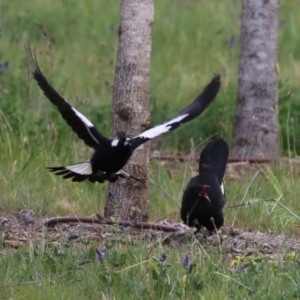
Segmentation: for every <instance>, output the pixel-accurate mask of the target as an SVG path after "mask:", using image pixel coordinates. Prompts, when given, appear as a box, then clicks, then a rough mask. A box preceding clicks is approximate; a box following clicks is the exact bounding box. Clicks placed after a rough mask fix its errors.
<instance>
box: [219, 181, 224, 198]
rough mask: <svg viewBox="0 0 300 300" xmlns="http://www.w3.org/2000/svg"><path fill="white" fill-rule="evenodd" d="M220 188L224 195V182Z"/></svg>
mask: <svg viewBox="0 0 300 300" xmlns="http://www.w3.org/2000/svg"><path fill="white" fill-rule="evenodd" d="M220 188H221V191H222V194H223V195H224V183H223V182H222V184H221V186H220Z"/></svg>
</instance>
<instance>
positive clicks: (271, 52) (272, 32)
mask: <svg viewBox="0 0 300 300" xmlns="http://www.w3.org/2000/svg"><path fill="white" fill-rule="evenodd" d="M277 9H278V0H243V7H242V28H241V53H240V62H239V79H238V95H237V113H236V122H235V126H234V132H233V147H232V156H234V157H241V158H243V157H245V158H247V157H258V158H265V157H269V158H276V157H278V155H279V133H278V119H277V112H276V106H277V73H276V63H277Z"/></svg>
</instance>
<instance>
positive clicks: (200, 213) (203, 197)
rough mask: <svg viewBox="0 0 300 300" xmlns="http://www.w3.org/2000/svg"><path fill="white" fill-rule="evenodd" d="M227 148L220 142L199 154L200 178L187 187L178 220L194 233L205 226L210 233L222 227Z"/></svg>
mask: <svg viewBox="0 0 300 300" xmlns="http://www.w3.org/2000/svg"><path fill="white" fill-rule="evenodd" d="M228 153H229V150H228V145H227V143H226V142H225V141H224V140H223V139H221V138H220V139H217V140H216V141H212V142H210V143H209V144H208V145H207V146H206V147H205V148H204V149H203V151H202V152H201V154H200V161H199V175H197V176H195V177H193V178H192V179H191V180H190V182H189V183H188V185H187V187H186V189H185V191H184V194H183V198H182V204H181V212H180V213H181V219H182V220H183V222H184V223H185V224H187V225H188V226H190V227H193V226H195V227H196V228H197V231H196V232H195V233H197V232H199V231H200V230H201V227H202V226H204V227H206V228H207V230H208V231H209V232H210V233H212V232H213V231H215V230H216V229H219V228H220V227H221V226H223V224H224V217H223V212H222V209H223V207H224V205H225V192H224V185H223V176H224V173H225V169H226V165H227V160H228Z"/></svg>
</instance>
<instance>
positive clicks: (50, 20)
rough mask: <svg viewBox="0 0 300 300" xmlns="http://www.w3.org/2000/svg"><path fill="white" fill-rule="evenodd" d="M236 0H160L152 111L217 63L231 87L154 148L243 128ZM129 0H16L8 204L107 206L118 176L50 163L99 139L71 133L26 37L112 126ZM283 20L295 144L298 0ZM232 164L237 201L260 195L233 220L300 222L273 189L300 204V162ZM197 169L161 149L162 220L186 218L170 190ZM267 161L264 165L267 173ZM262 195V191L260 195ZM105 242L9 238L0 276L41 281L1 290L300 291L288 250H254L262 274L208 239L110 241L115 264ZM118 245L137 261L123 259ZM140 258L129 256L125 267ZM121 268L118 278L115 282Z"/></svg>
mask: <svg viewBox="0 0 300 300" xmlns="http://www.w3.org/2000/svg"><path fill="white" fill-rule="evenodd" d="M235 3H236V2H235V1H232V0H225V1H221V2H220V1H201V2H199V1H197V0H190V1H182V0H181V1H180V0H175V1H174V0H159V1H156V7H155V22H154V32H153V46H152V56H151V74H150V87H151V90H150V109H151V116H152V123H153V124H157V123H159V122H162V121H164V120H166V118H169V117H172V116H173V115H174V114H176V113H177V112H178V111H179V110H180V109H181V108H182V107H184V106H185V105H186V104H187V103H189V102H190V101H191V100H192V99H193V98H194V97H195V96H196V95H197V94H198V93H199V92H200V91H201V90H202V88H203V87H204V86H205V84H207V83H208V82H209V80H210V79H211V78H212V76H213V75H214V74H215V73H221V75H222V88H221V91H220V93H219V95H218V97H217V99H216V101H214V103H213V104H212V105H211V106H210V107H209V108H208V109H207V111H206V112H205V113H204V114H203V116H201V117H200V118H198V119H197V120H194V121H193V122H191V123H190V124H187V125H185V126H183V127H182V128H180V130H176V131H175V132H174V133H172V134H171V135H168V136H166V135H165V136H163V137H160V138H159V139H157V140H156V141H155V142H154V143H153V144H152V148H153V150H155V149H157V150H162V151H177V150H185V151H189V150H190V149H191V139H193V143H194V144H195V145H198V144H200V146H199V148H198V149H199V150H200V149H202V148H203V147H204V145H205V143H204V142H203V141H206V139H208V138H209V137H211V136H212V135H215V136H216V135H218V136H222V137H224V138H226V140H228V142H230V141H231V134H232V128H233V124H234V115H235V99H236V82H237V64H238V55H239V42H238V41H239V27H240V25H239V20H238V16H239V14H240V7H239V5H238V4H235ZM119 9H120V6H119V1H118V2H116V1H92V0H86V1H75V0H68V1H59V0H51V1H50V0H48V1H46V0H45V1H37V0H27V1H21V0H15V1H10V2H8V1H6V2H3V3H2V16H1V17H2V19H1V23H2V37H1V45H0V62H4V61H7V60H8V61H10V62H11V63H12V68H11V69H10V70H9V71H7V72H5V73H3V74H1V75H0V84H1V85H3V86H5V89H4V90H2V91H1V92H0V152H1V153H0V191H1V192H0V215H1V216H3V215H11V214H14V213H16V212H18V211H20V210H22V209H32V210H34V211H35V212H36V213H37V214H38V215H40V216H45V215H49V216H54V215H63V214H75V213H76V214H81V215H92V214H94V213H95V212H100V213H103V209H104V205H105V197H106V196H105V195H106V185H99V184H98V185H97V184H96V185H93V184H90V183H85V182H84V183H81V184H74V183H72V182H70V181H65V180H62V179H61V178H59V177H55V176H53V175H51V174H50V173H48V172H47V170H46V169H45V167H46V166H56V165H63V164H65V163H74V162H77V161H81V160H84V159H86V158H87V157H89V155H90V153H91V152H90V150H88V149H87V147H85V146H84V144H83V142H82V141H80V140H79V139H78V138H77V136H75V135H74V134H72V133H71V130H70V128H69V127H68V126H67V125H66V124H65V122H64V121H63V120H62V118H61V117H60V115H59V114H58V112H57V111H56V109H55V108H54V107H52V105H51V104H50V103H49V102H48V101H47V99H45V97H44V96H43V95H42V93H41V91H40V90H39V88H38V87H37V85H36V83H35V82H34V81H33V80H32V79H31V78H30V76H29V74H28V70H27V68H26V64H25V52H24V44H25V43H26V42H27V41H30V43H31V45H32V46H33V47H34V48H35V49H36V51H37V55H38V59H39V62H40V65H41V68H42V70H43V71H44V73H45V75H46V76H47V78H49V80H50V82H51V83H52V84H53V86H54V87H55V88H56V89H57V90H58V91H59V92H60V93H61V94H62V95H63V96H64V97H65V98H66V99H68V100H69V101H70V102H71V103H72V104H73V105H74V106H75V107H76V108H77V109H78V110H80V111H81V112H82V113H83V114H84V115H86V116H87V117H88V118H89V119H91V120H92V122H93V123H95V124H96V125H97V126H98V127H99V129H100V130H101V131H102V132H103V133H104V134H105V135H107V136H110V135H111V131H112V130H111V126H112V123H111V111H112V107H111V99H112V95H111V86H112V84H113V76H114V62H115V57H116V49H117V39H118V36H117V33H116V31H117V28H118V24H119ZM280 20H281V24H282V25H281V26H280V29H279V55H278V63H279V66H280V76H279V113H280V114H279V121H280V134H281V151H282V154H283V155H286V154H287V155H288V156H290V157H294V156H295V155H296V154H298V153H299V152H300V140H299V138H298V136H300V126H299V122H300V120H299V119H300V118H299V108H298V106H299V104H298V102H299V101H298V98H299V92H300V89H299V76H300V62H299V61H300V60H299V55H300V54H299V46H300V45H299V43H300V39H299V32H300V31H299V25H300V21H299V20H300V11H299V9H297V5H296V3H294V2H293V1H288V0H284V1H281V8H280ZM37 23H38V24H39V26H38V25H37ZM41 27H42V30H41ZM233 39H234V40H235V44H234V45H233V46H232V47H230V46H229V41H230V40H233ZM49 45H51V47H49ZM290 93H292V96H291V97H290V96H289V95H290ZM232 168H233V167H230V168H228V170H227V174H226V178H225V179H226V188H227V189H226V190H227V206H234V205H238V204H239V203H241V201H242V199H244V200H243V203H244V204H248V205H247V206H242V207H240V208H236V207H235V208H226V209H225V210H224V214H225V220H226V224H227V225H231V224H233V225H234V226H235V227H239V228H244V227H246V228H248V229H251V230H260V231H264V232H271V233H274V234H285V235H289V236H297V235H299V229H298V228H299V226H298V220H297V219H296V218H294V217H292V215H291V214H290V213H289V212H288V211H286V210H285V209H283V208H282V207H281V206H280V205H277V206H274V203H273V202H268V201H266V202H264V201H263V200H268V199H278V198H279V197H281V198H280V201H281V203H283V204H284V205H285V206H286V207H288V208H289V209H291V210H292V211H293V212H295V213H296V214H300V213H298V212H300V202H299V201H298V195H299V193H300V187H299V178H298V177H299V174H298V173H299V172H298V165H296V164H294V165H290V164H287V163H285V162H278V163H276V164H275V163H274V164H273V165H271V166H269V167H268V171H265V170H266V168H261V169H260V168H259V167H247V168H243V167H240V168H239V169H238V170H235V171H232ZM196 169H197V164H196V163H195V162H194V161H190V162H184V163H176V162H172V163H163V162H158V161H152V162H151V170H150V176H151V179H152V180H153V181H154V182H156V183H158V184H159V186H156V185H154V184H150V219H151V220H163V219H170V220H172V221H179V220H180V218H179V209H178V206H177V205H176V203H175V202H174V201H172V200H170V199H168V197H166V196H165V192H167V193H168V194H169V195H170V196H171V197H172V198H173V199H175V200H176V201H177V202H178V203H180V201H181V196H182V188H183V187H184V186H185V184H186V183H187V181H188V180H189V178H190V177H191V176H193V175H194V174H195V171H196ZM192 170H193V172H192ZM257 170H260V173H259V174H258V175H257V176H256V177H255V178H254V179H253V176H254V175H255V173H256V171H257ZM274 178H275V179H276V180H274ZM252 179H253V181H252ZM248 186H249V190H247V188H248ZM257 199H259V201H260V202H259V203H257V204H253V205H249V203H254V202H255V201H257ZM1 245H2V244H1ZM94 247H96V245H89V246H88V247H85V248H84V247H83V248H82V249H81V248H80V249H78V248H76V247H74V248H73V247H71V248H64V253H63V254H59V253H57V248H56V247H55V246H50V247H46V246H44V245H43V241H41V245H40V246H39V248H38V249H39V250H36V249H35V248H34V247H33V246H32V247H29V248H21V249H19V250H17V251H15V250H11V249H5V248H3V249H2V255H1V257H0V270H1V272H0V285H1V284H2V285H7V284H9V283H18V282H30V281H34V282H35V283H34V284H28V285H24V286H12V287H5V288H1V286H0V299H2V298H3V299H6V298H14V299H29V298H30V299H40V298H41V297H42V298H43V299H48V298H49V299H50V298H51V299H53V298H58V299H70V298H74V296H75V297H76V298H78V295H80V298H82V299H88V298H89V299H96V298H97V299H99V296H100V297H102V299H114V298H115V299H120V298H121V297H124V296H125V297H126V298H128V299H150V298H152V299H159V298H161V299H166V298H171V297H174V298H175V299H176V298H178V299H179V298H180V299H182V298H190V299H192V298H195V297H196V298H197V297H198V298H199V299H200V298H202V299H229V298H240V299H242V298H244V299H246V298H250V297H252V296H253V298H256V299H259V298H264V299H275V298H276V299H277V298H278V297H281V298H285V299H288V298H291V297H294V298H299V297H300V296H299V286H298V283H297V282H299V275H298V274H299V272H298V271H297V264H296V263H294V262H290V261H287V262H286V265H287V266H286V268H285V269H283V268H282V269H280V268H278V267H276V266H273V265H270V264H265V263H263V262H261V263H257V265H255V264H254V263H253V268H252V269H251V270H250V271H249V272H250V275H251V276H249V274H246V273H244V272H236V273H235V272H233V271H232V267H230V265H229V263H228V262H227V261H225V258H224V257H225V254H224V253H223V252H222V249H221V250H213V251H212V253H210V252H209V254H207V253H205V252H204V250H203V249H202V248H201V247H200V248H199V245H198V244H197V243H196V242H195V241H191V242H187V243H186V246H184V247H182V248H178V249H177V248H176V247H174V248H164V247H157V248H155V249H154V253H150V254H149V251H148V250H147V248H146V246H145V243H143V242H140V243H139V244H138V245H136V246H135V247H133V246H126V245H125V246H124V245H122V246H121V245H119V244H118V245H117V246H116V247H113V249H110V253H111V254H110V256H109V257H108V258H107V261H106V262H103V263H101V262H98V261H97V262H94ZM162 252H167V253H168V256H169V257H168V260H167V262H166V264H170V266H164V267H162V266H161V263H159V262H157V261H156V260H155V259H153V257H158V255H159V254H160V253H162ZM184 253H190V254H192V257H193V260H194V261H195V262H196V266H195V269H194V271H192V272H191V273H188V272H187V270H185V269H184V268H182V267H181V265H180V261H181V258H182V255H183V254H184ZM118 255H119V256H121V257H123V260H122V261H121V262H119V264H117V265H115V263H114V260H115V257H116V256H118ZM86 258H89V259H91V260H93V262H92V263H90V264H87V265H84V266H77V264H76V262H77V260H78V259H86ZM135 265H136V266H135ZM130 266H132V268H129V267H130ZM126 268H129V269H127V270H123V269H126ZM164 268H165V269H166V270H165V269H164ZM122 270H123V271H122ZM158 270H160V272H161V273H159V275H157V274H158V273H157V272H159V271H158ZM285 270H288V271H285ZM155 272H156V273H157V274H156V275H155ZM109 280H112V282H113V283H112V287H111V288H110V287H109V285H108V281H109ZM159 280H163V282H164V283H163V284H161V283H159V282H160V281H159ZM237 295H238V296H237Z"/></svg>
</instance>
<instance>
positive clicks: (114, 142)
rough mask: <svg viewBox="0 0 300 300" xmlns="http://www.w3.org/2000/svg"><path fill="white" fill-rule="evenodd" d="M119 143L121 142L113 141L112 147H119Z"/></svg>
mask: <svg viewBox="0 0 300 300" xmlns="http://www.w3.org/2000/svg"><path fill="white" fill-rule="evenodd" d="M118 143H119V140H113V141H112V142H111V145H112V147H116V146H117V145H118Z"/></svg>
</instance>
